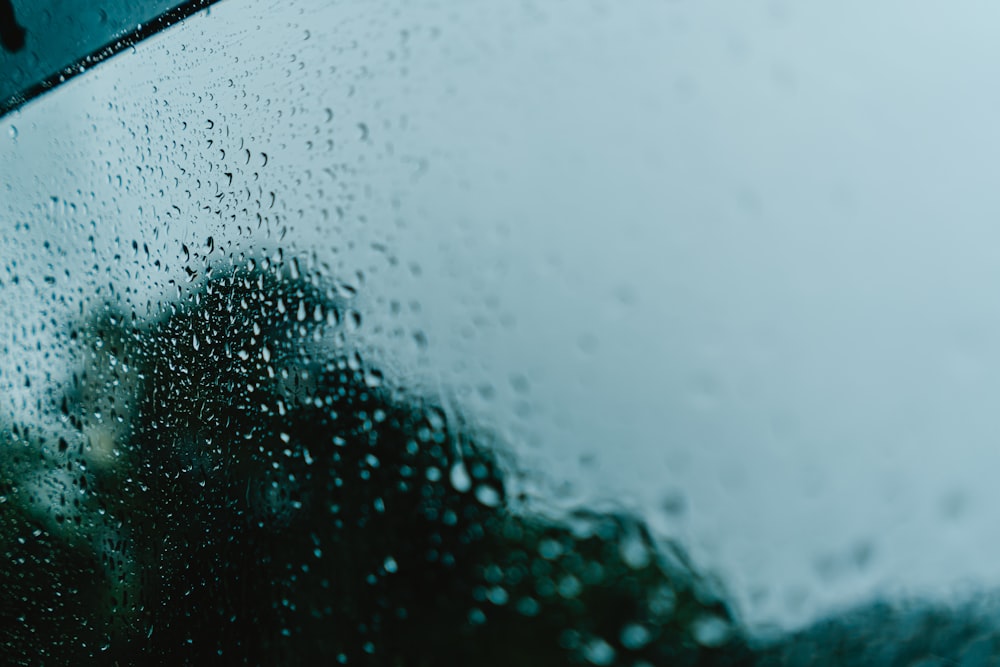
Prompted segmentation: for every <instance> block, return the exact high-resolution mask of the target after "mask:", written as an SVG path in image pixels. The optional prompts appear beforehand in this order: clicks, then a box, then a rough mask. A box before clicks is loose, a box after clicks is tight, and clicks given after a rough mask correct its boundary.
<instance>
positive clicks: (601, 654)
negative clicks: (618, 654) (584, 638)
mask: <svg viewBox="0 0 1000 667" xmlns="http://www.w3.org/2000/svg"><path fill="white" fill-rule="evenodd" d="M583 655H584V657H585V658H586V659H587V661H588V662H589V663H590V664H592V665H599V666H600V667H603V666H605V665H612V664H614V662H615V649H614V647H613V646H611V644H609V643H607V642H606V641H604V640H603V639H601V638H600V637H595V638H594V639H592V640H590V641H589V642H587V645H586V646H585V647H584V648H583Z"/></svg>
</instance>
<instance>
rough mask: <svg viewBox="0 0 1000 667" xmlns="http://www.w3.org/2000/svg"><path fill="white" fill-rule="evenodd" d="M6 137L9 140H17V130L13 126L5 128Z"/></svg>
mask: <svg viewBox="0 0 1000 667" xmlns="http://www.w3.org/2000/svg"><path fill="white" fill-rule="evenodd" d="M7 136H9V137H10V138H11V139H17V128H16V127H15V126H13V125H11V126H10V127H8V128H7Z"/></svg>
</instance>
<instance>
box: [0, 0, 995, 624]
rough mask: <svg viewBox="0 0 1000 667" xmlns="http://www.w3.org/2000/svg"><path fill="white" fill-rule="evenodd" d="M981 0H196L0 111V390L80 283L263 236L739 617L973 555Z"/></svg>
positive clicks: (985, 484) (988, 272)
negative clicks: (671, 557) (828, 0)
mask: <svg viewBox="0 0 1000 667" xmlns="http://www.w3.org/2000/svg"><path fill="white" fill-rule="evenodd" d="M17 7H18V4H17V3H15V8H17ZM73 12H76V13H73ZM80 12H84V10H82V9H80V10H77V9H73V10H72V12H71V14H72V15H74V16H78V18H79V20H80V21H81V22H82V21H84V19H86V16H85V15H84V14H82V13H80ZM25 20H27V19H25ZM95 20H96V21H97V22H98V23H100V15H98V16H97V18H96V19H95ZM997 20H1000V8H997V7H996V6H994V5H991V4H987V3H983V2H971V1H969V2H965V1H963V2H955V3H949V4H948V5H947V6H946V5H944V4H940V3H932V2H916V3H913V2H910V3H903V2H886V3H879V4H877V5H873V4H872V3H867V2H860V1H855V0H851V1H849V2H842V3H836V4H835V5H834V4H829V5H822V4H820V3H807V4H802V3H782V2H765V1H756V0H755V1H751V2H740V3H735V2H721V3H719V2H717V3H696V2H688V1H685V0H675V1H672V2H658V1H643V0H626V1H624V2H601V1H598V0H594V1H592V2H569V1H558V2H531V1H529V0H524V1H516V2H515V1H509V2H508V1H497V2H492V3H487V4H481V3H454V2H444V1H441V2H432V1H430V0H427V1H424V0H418V1H410V2H401V1H400V2H393V1H389V0H380V1H379V2H361V1H357V0H355V1H350V0H348V1H343V2H337V3H329V2H318V1H315V2H310V1H305V0H303V1H297V2H277V1H275V0H224V1H222V2H220V3H218V4H215V5H213V6H211V8H210V9H207V10H203V11H200V12H197V13H194V14H193V15H191V16H190V17H189V18H187V19H185V20H184V21H182V22H180V23H178V24H177V25H174V26H173V27H171V28H169V29H167V30H165V31H164V32H161V33H159V34H157V35H155V36H153V37H151V38H150V39H148V40H146V41H143V42H141V43H139V44H137V45H136V46H135V47H134V48H126V49H124V50H123V51H122V52H121V53H120V54H119V55H117V56H115V57H113V58H111V59H110V60H107V61H106V62H103V63H102V64H100V65H98V66H96V67H93V68H92V69H89V70H88V71H87V72H86V73H85V74H84V75H83V76H77V77H75V78H72V79H71V80H68V81H67V82H66V83H65V84H64V85H61V86H59V87H58V88H56V89H55V90H54V91H53V92H51V93H48V94H46V95H43V96H41V97H39V98H37V99H35V100H33V101H31V102H28V103H27V104H24V105H23V106H20V107H19V108H17V109H15V110H13V111H12V112H10V113H8V114H7V115H5V116H3V117H2V118H0V349H2V350H3V354H2V355H0V387H2V389H0V403H2V408H3V411H4V412H5V413H6V414H10V415H13V416H14V417H15V418H24V419H25V420H27V419H28V418H29V417H28V416H30V414H31V413H32V411H36V410H38V409H40V408H39V406H40V405H41V403H40V401H43V400H44V398H45V396H46V395H47V392H50V391H51V386H52V383H53V382H54V381H56V380H57V379H59V378H62V377H63V376H64V375H65V373H66V370H65V363H66V358H65V355H64V354H63V353H62V352H61V351H60V347H59V345H58V343H59V336H60V335H62V334H63V333H65V332H64V331H63V329H61V328H60V327H62V326H63V324H62V323H65V322H67V321H71V320H73V319H74V318H79V317H80V314H81V313H82V312H84V311H85V310H86V309H87V307H88V306H89V305H93V304H96V303H99V302H102V301H106V300H109V299H110V300H112V301H119V302H120V303H122V304H123V305H125V306H127V307H128V308H131V309H134V310H135V311H136V312H138V313H139V314H140V315H141V314H143V313H147V314H148V313H152V312H155V310H156V308H157V306H158V304H160V303H161V302H162V300H163V299H169V298H171V296H172V295H176V294H177V289H178V288H177V285H178V284H179V283H184V282H185V281H187V280H189V279H190V278H191V276H190V275H189V274H188V273H187V272H185V266H188V262H189V261H190V259H191V257H192V255H197V256H200V257H206V256H208V257H210V258H211V257H217V258H218V259H219V260H220V261H221V260H222V259H223V258H224V257H226V256H227V255H229V254H232V253H238V252H239V251H240V249H245V248H264V249H265V250H266V251H267V252H269V253H275V254H277V253H282V254H283V255H284V256H285V257H286V258H288V257H296V258H299V260H300V261H301V262H302V263H303V266H308V267H310V268H311V269H314V270H317V271H321V272H323V273H324V274H325V275H327V276H328V277H329V278H330V279H331V280H334V281H337V282H338V283H340V284H342V285H343V286H344V289H345V290H347V291H349V292H356V293H357V297H356V298H357V304H358V309H359V313H360V315H361V317H360V319H359V321H358V322H356V323H355V325H356V326H357V327H358V332H359V335H360V336H361V337H362V339H363V340H364V341H365V343H366V345H369V346H370V347H371V348H372V350H374V351H376V353H377V356H378V357H379V358H381V359H383V360H385V365H386V366H387V367H388V368H389V369H391V371H392V372H393V373H394V374H396V375H398V376H400V377H403V378H406V381H407V382H409V383H410V384H413V385H415V386H420V387H427V388H428V390H429V391H434V392H439V393H441V394H442V395H444V396H446V397H448V399H449V401H450V402H451V403H452V404H453V406H454V409H455V410H456V411H461V412H462V413H465V414H468V415H470V416H472V417H473V418H474V419H475V420H476V421H478V422H479V423H482V424H484V425H487V426H488V427H489V428H492V429H495V430H496V431H497V432H498V433H500V434H501V436H502V439H503V441H504V442H505V443H506V446H507V447H508V448H509V449H510V451H511V452H512V453H513V454H514V456H515V457H516V458H517V460H518V461H519V462H520V464H521V466H522V467H523V468H524V469H525V470H526V471H528V472H529V474H528V475H526V476H525V477H524V478H523V479H521V480H520V481H519V482H518V483H519V484H520V485H521V487H523V488H521V489H520V490H522V491H523V492H525V493H527V494H528V495H529V497H530V498H531V502H532V503H534V504H536V505H537V506H538V507H539V508H546V507H556V508H558V507H562V506H575V505H580V504H585V505H592V506H604V505H608V504H612V505H615V506H621V507H625V508H627V509H628V510H631V511H633V512H636V513H638V514H639V515H641V516H642V517H643V518H645V519H646V520H647V521H648V522H649V523H650V525H651V526H652V528H653V530H654V532H655V533H656V536H657V537H658V538H660V539H664V540H666V539H676V540H678V541H679V542H680V543H682V544H683V545H684V546H685V547H686V548H687V549H688V550H689V551H690V552H691V555H692V558H693V560H694V562H695V563H696V564H697V566H698V567H699V568H700V569H702V570H704V571H706V572H708V573H711V574H713V575H714V576H715V577H717V578H718V579H719V580H720V581H721V583H722V585H723V587H724V588H725V589H726V590H727V591H728V593H729V596H730V597H731V598H732V600H733V601H734V603H735V606H736V608H737V611H738V613H739V614H740V616H741V617H742V619H743V621H744V622H745V623H746V624H747V625H748V627H749V628H750V629H751V630H752V631H753V632H755V633H757V634H758V635H760V636H767V635H769V634H773V633H776V632H783V631H788V630H792V629H796V628H800V627H803V626H805V625H806V624H808V623H810V622H812V621H814V620H816V619H818V618H820V617H823V616H826V615H828V614H831V613H834V612H836V611H838V610H841V609H844V608H847V607H851V606H854V605H857V604H861V603H865V602H867V601H871V600H874V599H881V598H887V599H892V598H894V597H899V596H917V597H922V598H928V599H931V600H936V601H942V602H948V601H951V600H955V599H959V598H962V597H965V596H968V595H970V594H972V593H975V592H979V591H984V590H987V591H988V590H993V589H995V588H996V587H997V585H998V584H1000V559H998V558H997V557H996V554H998V553H1000V530H998V528H997V526H996V521H995V516H994V508H995V507H996V506H997V505H998V504H1000V486H998V485H997V484H996V483H995V481H994V478H995V471H996V470H997V469H998V468H1000V447H998V446H997V442H998V435H1000V417H998V415H1000V412H998V410H997V409H996V405H997V404H998V401H1000V335H998V334H1000V300H998V299H997V295H998V292H1000V232H998V229H997V220H998V219H1000V189H998V188H997V187H996V185H995V182H994V181H995V176H996V174H995V172H996V162H997V156H998V155H1000V129H998V128H1000V125H998V124H997V122H996V120H995V119H996V117H997V112H998V110H1000V94H998V93H997V91H996V87H995V86H994V85H993V84H992V83H991V82H994V81H996V80H997V79H998V75H1000V58H998V57H997V56H998V55H1000V53H998V51H1000V46H998V43H997V41H996V39H995V30H994V29H993V28H994V26H995V25H996V23H997ZM121 30H126V28H121ZM128 30H133V28H128ZM28 34H29V44H28V46H29V48H28V51H27V52H26V53H27V54H28V55H25V56H24V57H25V58H30V53H31V42H30V35H31V33H30V31H29V33H28ZM102 43H103V42H102ZM19 57H20V56H19ZM18 415H21V416H22V417H18Z"/></svg>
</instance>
